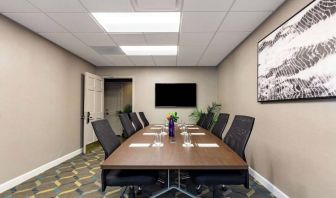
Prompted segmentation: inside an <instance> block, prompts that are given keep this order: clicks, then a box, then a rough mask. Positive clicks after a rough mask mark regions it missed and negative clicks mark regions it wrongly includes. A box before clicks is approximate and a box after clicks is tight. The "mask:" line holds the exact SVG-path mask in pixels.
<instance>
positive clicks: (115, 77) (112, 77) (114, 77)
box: [101, 76, 135, 111]
mask: <svg viewBox="0 0 336 198" xmlns="http://www.w3.org/2000/svg"><path fill="white" fill-rule="evenodd" d="M101 77H102V78H103V79H104V84H105V79H117V80H118V79H132V111H134V98H135V93H134V90H135V83H134V77H133V76H101ZM104 97H105V92H104ZM104 109H105V104H104Z"/></svg>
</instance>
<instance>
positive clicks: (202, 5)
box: [183, 0, 234, 11]
mask: <svg viewBox="0 0 336 198" xmlns="http://www.w3.org/2000/svg"><path fill="white" fill-rule="evenodd" d="M233 1H234V0H211V1H206V0H184V5H183V11H228V10H229V9H230V7H231V5H232V3H233Z"/></svg>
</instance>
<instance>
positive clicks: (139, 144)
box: [129, 143, 150, 147]
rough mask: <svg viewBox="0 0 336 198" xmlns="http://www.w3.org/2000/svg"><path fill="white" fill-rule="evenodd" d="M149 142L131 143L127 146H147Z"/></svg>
mask: <svg viewBox="0 0 336 198" xmlns="http://www.w3.org/2000/svg"><path fill="white" fill-rule="evenodd" d="M149 146H150V144H149V143H132V144H130V145H129V147H149Z"/></svg>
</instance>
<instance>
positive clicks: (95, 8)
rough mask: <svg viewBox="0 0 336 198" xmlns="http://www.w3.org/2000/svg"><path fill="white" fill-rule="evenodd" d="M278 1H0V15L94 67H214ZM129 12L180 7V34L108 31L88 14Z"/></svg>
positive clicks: (276, 5)
mask: <svg viewBox="0 0 336 198" xmlns="http://www.w3.org/2000/svg"><path fill="white" fill-rule="evenodd" d="M284 1H285V0H0V13H2V14H3V15H5V16H7V17H9V18H11V19H13V20H14V21H16V22H18V23H20V24H22V25H24V26H26V27H27V28H29V29H31V30H32V31H34V32H36V33H38V34H40V35H41V36H43V37H45V38H46V39H48V40H50V41H52V42H54V43H56V44H57V45H59V46H61V47H63V48H65V49H67V50H69V51H71V52H72V53H74V54H77V55H78V56H80V57H82V58H83V59H85V60H87V61H89V62H91V63H92V64H94V65H96V66H216V65H218V63H220V61H221V60H223V59H224V58H225V57H226V56H227V55H228V54H229V53H230V52H231V51H232V50H233V49H234V48H235V47H236V46H237V45H238V44H239V43H240V42H241V41H243V40H244V39H245V38H246V37H247V36H248V35H249V34H250V33H251V32H252V31H253V30H254V29H255V28H256V27H258V25H260V24H261V23H262V22H263V21H264V20H265V19H266V18H267V17H268V16H269V15H270V14H271V13H272V12H273V11H274V10H275V9H277V8H278V7H279V6H280V5H281V4H282V3H283V2H284ZM134 11H156V12H158V11H181V13H182V15H181V25H180V32H179V33H130V34H126V33H125V34H119V33H118V34H111V33H110V34H109V33H107V32H105V30H104V29H103V28H102V27H101V26H100V25H99V24H98V23H97V22H96V21H95V20H94V19H93V17H92V16H91V15H90V13H91V12H134ZM119 45H178V55H177V56H126V55H124V54H122V53H120V50H119V48H118V46H119ZM97 49H103V50H97ZM109 50H110V51H111V52H112V51H113V53H111V54H109V53H108V52H110V51H109ZM101 51H104V53H101ZM106 52H107V53H106ZM115 52H118V53H115Z"/></svg>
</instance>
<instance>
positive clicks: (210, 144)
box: [197, 143, 219, 148]
mask: <svg viewBox="0 0 336 198" xmlns="http://www.w3.org/2000/svg"><path fill="white" fill-rule="evenodd" d="M197 146H198V147H210V148H214V147H219V145H218V144H216V143H207V144H204V143H203V144H197Z"/></svg>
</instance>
